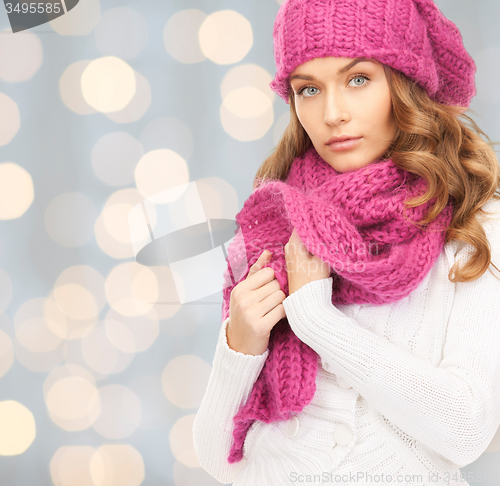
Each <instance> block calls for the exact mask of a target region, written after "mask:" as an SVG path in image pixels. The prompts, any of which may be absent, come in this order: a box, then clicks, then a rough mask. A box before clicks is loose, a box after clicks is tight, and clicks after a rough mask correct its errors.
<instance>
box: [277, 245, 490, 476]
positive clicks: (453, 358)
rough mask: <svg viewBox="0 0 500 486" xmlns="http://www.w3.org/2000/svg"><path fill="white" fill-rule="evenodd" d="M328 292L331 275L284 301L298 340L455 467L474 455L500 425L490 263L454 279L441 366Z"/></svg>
mask: <svg viewBox="0 0 500 486" xmlns="http://www.w3.org/2000/svg"><path fill="white" fill-rule="evenodd" d="M496 238H497V239H495V240H492V239H490V240H489V241H490V242H491V246H492V260H493V262H494V263H495V264H496V265H497V267H498V266H499V265H498V262H500V248H499V241H500V237H499V235H496ZM467 248H469V247H468V246H467V247H466V249H467ZM493 271H494V269H493ZM495 273H496V274H497V273H498V272H495ZM331 292H332V278H331V277H330V278H327V279H322V280H316V281H312V282H309V283H308V284H306V285H304V286H303V287H302V288H300V289H299V290H297V291H296V292H294V293H293V294H291V295H289V296H288V297H287V298H286V299H285V300H284V301H283V305H284V308H285V312H286V315H287V318H288V322H289V324H290V326H291V328H292V330H293V331H294V332H295V334H296V335H297V336H298V337H299V339H301V340H302V341H304V342H305V343H306V344H307V345H309V346H310V347H311V348H312V349H314V350H315V351H316V352H317V353H318V354H319V355H320V357H321V358H322V359H323V360H324V361H326V363H327V365H328V366H329V371H331V372H333V373H335V374H336V375H338V376H340V377H341V378H344V379H345V380H347V381H348V382H349V383H350V384H351V385H352V387H353V388H354V389H355V390H356V391H358V393H360V394H361V395H362V396H363V397H364V398H365V399H366V400H367V402H368V403H370V405H371V406H372V407H373V408H375V409H377V410H378V411H379V412H380V413H381V414H382V415H384V416H385V417H386V418H387V419H388V420H390V421H391V422H392V423H394V424H395V425H396V426H397V427H399V428H400V429H401V430H403V431H404V432H405V433H407V434H408V435H410V436H411V437H414V438H415V439H417V440H418V441H420V442H421V443H422V444H424V445H426V446H427V447H429V448H431V449H433V450H434V451H436V452H437V453H439V454H441V455H442V456H444V457H445V458H447V459H449V460H450V461H452V462H453V463H455V464H456V465H457V466H458V467H464V466H466V465H467V464H470V463H471V462H474V461H475V460H476V459H477V458H478V457H479V456H480V455H481V454H482V453H483V452H484V451H485V450H486V448H487V447H488V445H489V444H490V442H491V440H492V438H493V437H494V435H495V432H496V430H497V428H498V426H499V424H500V407H499V406H498V404H499V403H500V380H499V379H498V377H499V376H500V280H499V279H498V278H497V277H495V276H494V275H492V273H490V271H489V270H488V271H486V273H484V274H483V275H482V276H481V277H480V278H479V279H476V280H475V281H472V282H466V283H457V284H456V292H455V298H454V301H453V302H454V303H453V307H452V310H451V315H450V317H449V322H448V326H447V333H446V341H445V344H444V348H443V359H442V361H441V363H440V364H439V366H434V365H433V364H432V363H431V362H430V361H429V360H426V359H423V358H420V357H417V356H415V355H413V354H412V353H411V352H410V351H409V350H407V349H406V348H403V347H402V346H400V345H397V344H394V343H392V342H390V341H389V340H388V339H386V338H384V337H382V336H380V335H378V334H376V333H374V332H373V331H371V330H369V329H367V328H365V327H362V326H361V325H360V324H358V322H357V321H356V320H355V319H352V318H350V317H348V316H346V315H345V314H344V313H343V312H341V311H340V310H339V309H337V308H336V307H335V306H334V305H333V304H332V302H331Z"/></svg>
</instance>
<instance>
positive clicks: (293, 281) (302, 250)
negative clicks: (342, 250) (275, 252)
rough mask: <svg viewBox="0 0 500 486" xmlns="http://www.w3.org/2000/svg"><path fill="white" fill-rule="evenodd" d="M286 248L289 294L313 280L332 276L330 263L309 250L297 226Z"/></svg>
mask: <svg viewBox="0 0 500 486" xmlns="http://www.w3.org/2000/svg"><path fill="white" fill-rule="evenodd" d="M284 250H285V259H286V269H287V273H288V295H291V294H293V292H295V291H296V290H299V289H300V288H301V287H302V286H303V285H305V284H307V283H309V282H312V281H313V280H321V279H323V278H328V277H329V276H330V272H331V271H330V266H329V265H328V263H326V262H324V261H323V260H321V258H319V257H317V256H314V255H311V253H309V252H308V251H307V248H306V246H305V245H304V243H302V240H301V239H300V236H299V235H298V234H297V232H296V231H295V228H294V229H293V231H292V234H291V236H290V239H289V240H288V243H287V244H286V245H285V248H284Z"/></svg>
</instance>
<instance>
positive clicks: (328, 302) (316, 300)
mask: <svg viewBox="0 0 500 486" xmlns="http://www.w3.org/2000/svg"><path fill="white" fill-rule="evenodd" d="M332 285H333V278H332V277H328V278H322V279H320V280H313V281H311V282H309V283H307V284H306V285H303V286H302V287H301V288H300V289H298V290H296V291H295V292H293V294H290V295H289V296H288V297H287V298H286V299H285V300H284V301H283V307H284V308H285V313H286V314H287V315H288V314H290V315H291V316H292V317H293V318H294V319H293V320H294V321H300V322H306V323H307V322H308V321H310V320H311V316H320V315H322V314H323V312H324V310H325V309H328V313H329V314H330V315H332V314H331V313H333V315H335V316H337V317H338V318H340V319H346V320H349V317H348V316H346V315H345V314H344V313H343V312H342V311H340V310H339V309H337V307H335V306H334V305H333V304H332ZM322 311H323V312H322Z"/></svg>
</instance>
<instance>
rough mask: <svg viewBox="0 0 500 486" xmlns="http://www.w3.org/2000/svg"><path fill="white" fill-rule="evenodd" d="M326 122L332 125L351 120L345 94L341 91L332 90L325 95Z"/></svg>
mask: <svg viewBox="0 0 500 486" xmlns="http://www.w3.org/2000/svg"><path fill="white" fill-rule="evenodd" d="M325 100H326V101H325V123H326V124H327V125H330V126H335V125H338V124H339V123H341V122H346V121H349V120H350V115H349V111H348V109H347V104H346V100H345V98H344V96H343V95H342V94H341V93H340V92H336V93H334V92H333V91H330V92H329V93H328V94H327V96H326V97H325Z"/></svg>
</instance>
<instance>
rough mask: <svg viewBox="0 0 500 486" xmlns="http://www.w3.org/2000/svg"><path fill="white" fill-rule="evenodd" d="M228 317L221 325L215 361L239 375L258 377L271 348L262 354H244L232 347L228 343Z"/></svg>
mask: <svg viewBox="0 0 500 486" xmlns="http://www.w3.org/2000/svg"><path fill="white" fill-rule="evenodd" d="M229 319H230V317H228V318H227V319H226V320H225V321H224V322H223V323H222V325H221V329H220V333H219V340H218V342H217V347H216V350H215V356H214V363H215V362H217V363H218V364H219V365H220V366H223V367H224V368H225V369H227V370H229V371H231V372H232V373H233V374H235V375H238V376H241V377H242V376H244V375H245V376H248V377H249V378H250V375H251V376H254V375H255V379H257V377H258V375H259V373H260V371H261V369H262V367H263V366H264V363H265V361H266V359H267V356H268V355H269V348H268V349H266V350H265V351H264V353H262V354H257V355H253V354H244V353H240V352H239V351H235V350H234V349H231V348H230V347H229V345H228V344H227V334H226V332H227V326H228V324H229ZM250 379H251V378H250Z"/></svg>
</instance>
